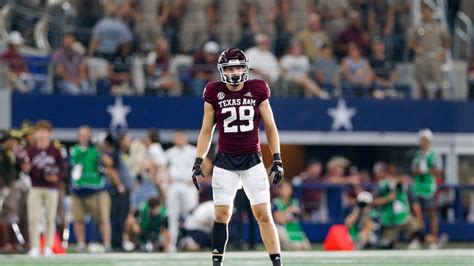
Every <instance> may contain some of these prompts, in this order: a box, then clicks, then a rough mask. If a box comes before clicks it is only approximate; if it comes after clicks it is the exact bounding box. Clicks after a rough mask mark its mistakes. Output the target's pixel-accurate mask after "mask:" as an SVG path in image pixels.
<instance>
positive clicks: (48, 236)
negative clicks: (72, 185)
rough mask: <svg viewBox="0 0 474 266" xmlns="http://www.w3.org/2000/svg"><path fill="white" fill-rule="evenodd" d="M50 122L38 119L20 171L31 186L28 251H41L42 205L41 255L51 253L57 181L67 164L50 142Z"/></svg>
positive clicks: (37, 253)
mask: <svg viewBox="0 0 474 266" xmlns="http://www.w3.org/2000/svg"><path fill="white" fill-rule="evenodd" d="M51 130H52V126H51V123H49V122H48V121H44V120H42V121H39V122H38V123H36V125H35V133H34V134H35V145H34V146H31V147H28V148H27V153H28V158H29V159H25V160H24V162H23V166H22V167H23V171H25V172H26V173H29V174H30V177H31V183H32V187H31V189H30V192H29V194H28V225H29V235H30V242H31V243H30V244H31V249H30V251H28V255H29V256H32V257H38V256H40V255H41V253H40V233H41V232H40V230H39V229H40V222H41V219H42V217H41V216H42V211H41V210H42V209H43V208H44V210H45V211H44V213H43V215H44V216H43V217H44V218H45V220H46V224H45V234H44V235H45V245H44V249H43V255H44V256H47V257H49V256H52V255H53V250H52V247H53V239H54V235H55V232H56V215H57V210H58V197H59V191H58V189H59V182H60V181H61V180H62V179H63V178H64V176H65V170H66V164H65V161H64V159H63V157H62V156H61V152H60V151H59V150H58V149H57V148H56V147H55V146H54V145H53V143H52V142H51Z"/></svg>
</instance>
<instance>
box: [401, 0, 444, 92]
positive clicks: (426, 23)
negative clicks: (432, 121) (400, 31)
mask: <svg viewBox="0 0 474 266" xmlns="http://www.w3.org/2000/svg"><path fill="white" fill-rule="evenodd" d="M434 9H436V6H434V3H433V2H432V1H431V0H424V1H423V4H422V5H421V15H422V20H421V23H420V24H419V25H414V26H413V27H412V28H411V29H410V31H409V35H410V47H411V49H413V51H414V52H415V71H416V80H417V82H418V86H419V87H420V90H421V97H422V98H423V99H427V98H429V94H428V83H429V82H434V83H435V84H436V92H435V96H436V99H442V98H443V90H444V87H443V71H442V69H441V66H442V64H443V63H444V60H445V54H446V50H447V49H448V48H449V47H450V44H451V40H450V37H449V33H448V32H447V30H446V29H445V28H444V27H443V26H442V25H441V24H440V22H438V21H436V20H435V18H434V17H433V11H434Z"/></svg>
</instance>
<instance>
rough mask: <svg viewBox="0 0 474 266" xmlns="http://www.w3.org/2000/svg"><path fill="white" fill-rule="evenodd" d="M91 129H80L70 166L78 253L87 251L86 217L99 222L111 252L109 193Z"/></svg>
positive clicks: (105, 243) (70, 152)
mask: <svg viewBox="0 0 474 266" xmlns="http://www.w3.org/2000/svg"><path fill="white" fill-rule="evenodd" d="M91 140H92V129H91V128H90V127H89V126H86V125H84V126H81V127H79V128H78V130H77V144H76V145H74V146H72V147H71V148H70V150H69V154H70V167H71V180H70V184H71V192H72V206H71V211H72V216H73V220H74V233H75V236H76V238H77V246H76V252H78V253H83V252H85V251H86V238H85V235H86V231H85V224H84V223H85V222H84V221H85V216H86V215H87V214H90V215H91V216H92V219H93V220H94V221H95V222H97V224H98V225H99V229H100V232H101V236H102V241H103V244H104V247H105V249H106V251H108V252H110V251H112V246H111V242H110V241H111V228H110V205H111V203H110V195H109V193H108V192H107V191H106V189H107V187H106V185H107V180H106V176H105V175H104V174H105V173H104V172H103V171H101V170H100V168H101V166H102V160H101V158H102V156H101V153H100V151H99V149H98V148H97V147H95V146H94V145H93V144H92V142H91Z"/></svg>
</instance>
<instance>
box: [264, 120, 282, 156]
mask: <svg viewBox="0 0 474 266" xmlns="http://www.w3.org/2000/svg"><path fill="white" fill-rule="evenodd" d="M266 134H267V140H268V146H269V147H270V152H271V153H272V154H275V153H280V136H279V135H278V130H277V129H276V126H273V127H272V128H270V129H266Z"/></svg>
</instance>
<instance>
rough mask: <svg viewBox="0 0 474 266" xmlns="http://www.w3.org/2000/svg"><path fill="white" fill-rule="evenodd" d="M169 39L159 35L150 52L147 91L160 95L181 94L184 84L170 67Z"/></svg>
mask: <svg viewBox="0 0 474 266" xmlns="http://www.w3.org/2000/svg"><path fill="white" fill-rule="evenodd" d="M168 46H169V44H168V40H167V39H166V38H165V37H162V36H159V37H157V38H156V40H155V48H154V50H153V51H151V52H150V53H148V56H147V58H146V61H147V66H146V72H147V92H148V93H153V94H158V95H181V94H182V86H181V84H180V83H179V82H178V80H177V77H176V76H175V74H174V73H173V72H172V71H171V69H170V51H169V47H168Z"/></svg>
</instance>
